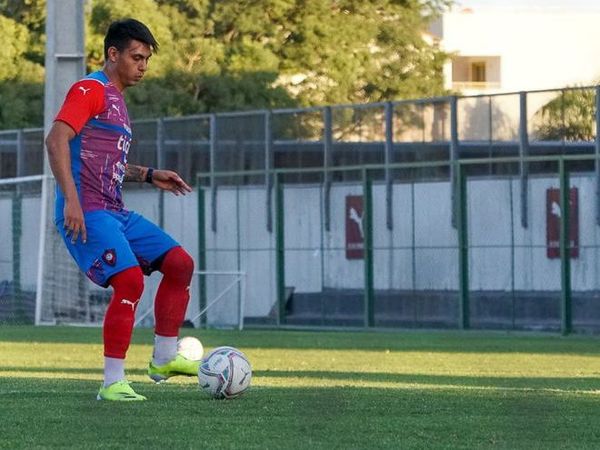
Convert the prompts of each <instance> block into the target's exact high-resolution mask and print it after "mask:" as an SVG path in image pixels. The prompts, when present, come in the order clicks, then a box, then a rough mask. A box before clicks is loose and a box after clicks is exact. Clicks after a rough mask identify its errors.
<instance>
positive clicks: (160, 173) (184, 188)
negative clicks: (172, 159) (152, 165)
mask: <svg viewBox="0 0 600 450" xmlns="http://www.w3.org/2000/svg"><path fill="white" fill-rule="evenodd" d="M152 184H153V185H154V186H156V187H157V188H159V189H163V190H165V191H171V192H172V193H173V194H175V195H179V194H181V195H185V194H187V193H188V192H192V188H191V187H189V186H188V185H187V183H186V182H185V181H183V180H182V179H181V177H180V176H179V175H177V173H175V172H173V171H171V170H159V169H155V170H154V172H153V173H152Z"/></svg>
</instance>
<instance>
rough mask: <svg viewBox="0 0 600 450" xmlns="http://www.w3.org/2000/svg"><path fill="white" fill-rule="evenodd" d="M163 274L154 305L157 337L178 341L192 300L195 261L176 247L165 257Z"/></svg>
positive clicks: (162, 267) (162, 265)
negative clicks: (191, 290)
mask: <svg viewBox="0 0 600 450" xmlns="http://www.w3.org/2000/svg"><path fill="white" fill-rule="evenodd" d="M160 271H161V272H162V273H163V279H162V280H161V282H160V285H159V286H158V291H157V293H156V299H155V301H154V318H155V323H156V328H155V334H156V335H158V336H162V337H175V338H177V336H178V334H179V327H180V326H181V324H182V323H183V319H184V317H185V311H186V309H187V305H188V301H189V300H190V283H191V281H192V274H193V272H194V261H193V260H192V257H191V256H190V255H188V253H187V252H186V251H185V250H184V249H183V248H181V247H175V248H172V249H171V250H169V252H168V253H167V254H166V255H165V258H164V259H163V262H162V264H161V267H160Z"/></svg>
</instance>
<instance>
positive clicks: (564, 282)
mask: <svg viewBox="0 0 600 450" xmlns="http://www.w3.org/2000/svg"><path fill="white" fill-rule="evenodd" d="M558 168H559V169H558V170H559V177H560V211H561V218H560V271H561V277H560V278H561V300H562V301H561V331H562V333H563V334H565V335H566V334H569V333H570V332H571V329H572V314H571V312H572V311H571V307H572V305H571V237H570V233H569V213H570V207H569V206H570V205H569V202H570V198H571V192H570V191H571V189H570V186H569V172H568V170H567V169H566V167H565V161H564V159H562V158H561V160H560V161H559V166H558Z"/></svg>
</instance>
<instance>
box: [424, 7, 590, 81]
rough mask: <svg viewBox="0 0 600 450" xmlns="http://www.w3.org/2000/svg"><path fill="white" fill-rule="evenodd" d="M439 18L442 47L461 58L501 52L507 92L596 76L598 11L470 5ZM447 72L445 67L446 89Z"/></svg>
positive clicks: (583, 79)
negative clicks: (466, 8) (468, 8)
mask: <svg viewBox="0 0 600 450" xmlns="http://www.w3.org/2000/svg"><path fill="white" fill-rule="evenodd" d="M470 10H471V11H472V12H461V11H460V10H454V11H452V12H449V13H446V14H444V16H443V19H442V20H443V25H442V27H440V26H439V24H438V27H437V28H436V27H434V30H433V31H435V30H437V32H438V33H439V32H440V30H441V33H442V40H441V45H442V48H443V49H444V50H446V51H448V52H456V53H458V54H459V55H461V56H500V64H501V74H500V81H501V87H500V88H499V89H494V90H492V91H487V90H486V91H485V92H498V91H502V92H509V91H520V90H532V89H549V88H560V87H564V86H567V85H574V84H594V83H595V82H597V81H599V80H600V59H599V58H598V53H599V52H600V27H598V23H599V22H600V12H599V11H598V10H590V11H581V10H579V11H573V10H568V9H563V10H557V9H551V10H544V9H541V8H540V9H535V10H527V9H523V8H521V9H519V10H509V9H506V8H497V9H491V8H471V9H470ZM450 75H451V73H450V72H449V69H446V83H447V88H451V78H450Z"/></svg>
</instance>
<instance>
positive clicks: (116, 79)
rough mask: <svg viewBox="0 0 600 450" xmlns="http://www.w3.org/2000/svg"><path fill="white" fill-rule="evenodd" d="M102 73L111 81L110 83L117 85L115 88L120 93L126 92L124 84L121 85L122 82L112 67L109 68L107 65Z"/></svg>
mask: <svg viewBox="0 0 600 450" xmlns="http://www.w3.org/2000/svg"><path fill="white" fill-rule="evenodd" d="M102 72H104V75H106V77H107V78H108V79H109V80H110V82H111V83H112V84H114V85H115V87H116V88H117V89H118V90H119V91H120V92H123V91H124V90H125V86H123V84H122V83H121V81H120V80H119V77H117V76H116V74H115V72H114V70H112V69H111V68H110V67H108V66H107V65H106V64H105V65H104V67H103V68H102Z"/></svg>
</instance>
